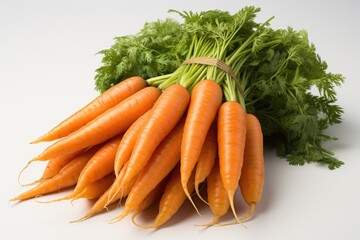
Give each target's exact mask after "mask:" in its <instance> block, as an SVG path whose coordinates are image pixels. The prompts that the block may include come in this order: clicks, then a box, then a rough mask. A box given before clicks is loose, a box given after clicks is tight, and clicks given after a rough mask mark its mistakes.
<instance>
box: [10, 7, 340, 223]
mask: <svg viewBox="0 0 360 240" xmlns="http://www.w3.org/2000/svg"><path fill="white" fill-rule="evenodd" d="M259 11H260V9H259V8H256V7H251V6H249V7H244V8H243V9H241V10H240V11H238V12H236V13H235V14H233V15H231V14H230V13H228V12H223V11H220V10H210V11H205V12H200V13H193V12H179V11H175V10H172V11H171V12H173V13H177V14H179V15H180V16H181V17H183V19H184V23H182V24H180V23H178V22H176V21H173V20H169V19H167V20H165V21H157V22H154V23H147V24H145V25H144V28H143V29H142V30H141V32H140V33H138V34H137V35H133V36H123V37H118V38H117V39H116V43H115V44H114V45H113V46H112V47H111V48H110V49H107V50H103V51H101V52H100V53H101V54H103V55H104V58H103V66H101V67H100V68H99V69H97V75H96V88H97V89H98V90H99V91H100V92H101V94H100V95H99V96H98V97H97V98H96V99H94V100H93V101H91V102H90V103H89V104H88V105H86V106H84V107H83V108H82V109H80V110H79V111H77V112H75V113H74V114H73V115H71V116H70V117H68V118H67V119H65V120H64V121H63V122H61V123H60V124H59V125H57V126H56V127H54V128H53V129H52V130H50V131H49V132H47V133H45V134H44V135H43V136H41V137H39V138H37V139H36V140H34V141H33V142H32V143H38V142H46V141H54V142H53V143H52V144H50V146H48V147H47V148H46V149H45V150H44V151H43V152H41V153H40V154H39V155H38V156H36V157H34V158H33V159H31V160H30V161H29V163H28V164H27V165H26V167H27V166H28V165H29V164H30V163H32V162H34V161H48V165H47V168H46V169H45V171H44V174H43V176H41V177H40V178H39V180H37V181H35V183H36V184H37V185H36V186H35V187H34V188H32V189H29V190H28V191H25V192H24V193H21V194H20V195H18V196H16V197H14V198H13V199H11V201H23V200H26V199H30V198H34V197H38V196H41V195H46V194H49V193H52V192H57V191H58V190H61V189H65V188H68V187H74V190H73V192H71V193H70V194H68V195H65V196H63V197H61V198H59V199H53V200H50V201H47V202H56V201H61V200H75V199H79V198H87V199H96V201H95V203H94V204H93V206H92V208H91V209H89V211H88V212H87V213H85V214H84V215H83V216H82V217H80V218H79V219H75V220H73V222H78V221H83V220H85V219H87V218H89V217H92V216H94V215H96V214H97V213H99V212H102V211H105V210H107V209H108V207H109V206H110V205H112V204H118V203H119V202H121V203H122V204H123V208H122V209H121V212H120V213H118V214H117V215H116V216H115V217H114V218H113V219H111V221H110V222H113V223H115V222H117V221H120V220H122V219H123V218H125V217H126V216H128V215H129V214H130V213H133V215H132V221H133V222H134V224H135V225H136V226H139V227H142V228H158V227H160V226H163V225H164V224H165V223H166V222H167V221H168V220H169V219H171V217H172V216H174V215H175V214H176V212H178V211H179V210H180V209H181V206H182V205H183V203H184V202H185V201H189V202H190V203H191V204H192V205H193V207H194V210H195V211H197V213H198V214H201V211H200V210H199V209H200V208H199V206H198V205H197V204H205V205H206V206H208V207H209V209H210V211H211V212H212V213H213V215H214V217H213V219H212V220H209V222H208V223H201V224H199V226H206V227H208V226H212V225H215V224H219V225H228V224H236V223H242V222H243V221H245V220H248V219H250V218H252V217H253V215H254V214H255V213H256V211H255V207H256V206H257V204H259V202H260V200H261V195H262V190H263V184H264V174H265V173H264V170H265V169H264V154H263V147H264V144H268V145H269V146H272V147H275V148H276V151H277V153H278V155H279V156H281V157H285V158H286V159H287V160H288V161H289V163H290V164H294V165H303V164H305V163H307V162H308V163H310V162H315V163H322V164H325V165H327V166H328V167H329V168H330V169H335V168H337V167H340V166H341V165H342V164H343V162H341V161H339V160H338V159H336V158H335V157H334V156H333V153H331V151H329V150H327V149H325V148H324V147H323V146H322V142H323V141H326V140H334V138H333V137H331V136H327V135H326V134H324V131H325V130H326V129H327V128H328V127H329V126H331V125H333V124H336V123H340V122H341V113H342V109H341V107H339V106H338V105H336V104H335V103H336V92H335V87H336V86H339V85H341V83H342V81H343V76H342V75H340V74H332V73H328V72H326V63H325V62H323V61H322V60H321V59H320V57H319V56H318V55H317V54H316V52H315V48H314V46H313V45H312V44H310V43H309V41H308V39H307V35H306V32H305V31H299V32H296V31H294V30H293V29H291V28H288V29H286V30H284V29H280V30H274V29H272V28H271V27H270V22H271V20H272V17H271V18H269V19H268V20H267V21H265V22H263V23H256V22H255V17H256V15H257V13H258V12H259ZM313 87H316V88H317V89H318V90H319V92H318V94H317V95H315V94H313V93H312V91H310V90H311V89H312V88H313ZM26 167H25V168H24V169H23V170H22V171H24V170H26ZM238 190H239V191H240V192H241V195H242V196H243V199H244V201H245V203H246V204H247V205H248V210H247V211H246V210H241V211H240V212H241V213H242V214H239V213H238V209H237V203H236V202H235V201H234V200H235V199H236V198H235V193H236V192H237V191H238ZM194 193H195V194H194ZM196 196H197V197H198V198H199V199H201V200H202V201H194V198H195V197H196ZM151 206H155V207H156V206H158V213H157V215H156V217H155V218H154V221H153V223H151V224H150V225H148V226H144V225H142V224H141V223H139V222H138V221H137V219H138V217H137V216H138V215H139V214H140V215H141V213H142V212H143V211H144V210H146V209H147V208H149V207H151ZM228 213H229V214H231V215H233V217H234V221H230V222H225V223H224V222H221V218H222V217H223V216H224V215H225V214H228ZM135 218H136V219H135Z"/></svg>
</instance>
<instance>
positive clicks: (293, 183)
mask: <svg viewBox="0 0 360 240" xmlns="http://www.w3.org/2000/svg"><path fill="white" fill-rule="evenodd" d="M250 4H251V5H255V6H258V7H261V8H262V12H261V13H260V14H259V17H258V20H259V21H262V20H264V19H267V18H269V17H271V16H273V15H274V16H275V19H274V20H273V22H272V26H273V27H274V28H285V27H287V26H292V27H294V28H295V29H296V30H299V29H306V30H307V31H308V33H309V37H310V40H311V41H312V42H313V43H314V44H315V46H316V47H317V52H318V53H319V54H320V55H321V56H322V58H323V59H324V60H326V61H327V63H328V65H329V68H328V69H329V71H331V72H334V73H342V74H343V75H345V77H346V82H345V84H344V85H343V86H342V87H340V88H339V89H338V98H339V102H338V103H339V104H340V105H341V106H343V107H344V110H345V114H344V117H343V123H342V124H340V125H336V126H334V127H332V128H331V129H329V131H328V133H329V134H331V135H334V136H337V137H339V141H337V142H333V143H330V144H329V145H327V147H328V148H329V149H331V150H332V151H334V152H335V153H336V156H337V157H338V158H339V159H341V160H343V161H344V162H345V165H344V166H343V167H341V168H340V169H338V170H334V171H330V170H328V169H327V168H326V167H323V166H317V165H314V164H311V165H306V166H303V167H294V166H290V165H288V163H287V162H286V161H285V160H283V159H279V158H278V157H276V156H275V154H274V152H273V151H272V150H266V154H265V159H266V177H265V186H264V194H263V198H262V201H261V203H260V204H259V205H258V208H257V209H256V216H255V218H253V219H252V220H251V221H249V222H247V223H246V224H245V226H246V228H244V227H241V226H239V225H236V226H229V227H212V228H208V229H203V228H199V227H196V226H194V224H198V223H204V222H206V221H208V220H209V219H210V214H209V212H207V210H206V209H203V216H202V217H199V216H197V215H196V214H195V213H194V211H192V209H191V207H190V206H189V205H188V204H185V205H184V207H183V208H182V209H181V211H180V212H179V214H177V215H176V216H175V217H174V218H173V219H172V220H171V221H170V222H169V223H168V224H167V225H165V227H164V228H161V229H159V230H157V231H151V230H142V229H139V228H137V227H135V226H133V225H132V223H131V221H130V219H129V218H125V219H124V220H123V221H121V222H119V223H116V224H108V223H107V220H109V219H110V218H112V217H114V216H116V215H117V214H118V213H119V212H118V211H114V212H109V213H106V214H102V215H99V216H96V217H94V218H92V219H89V220H88V221H85V222H82V223H77V224H70V223H68V221H69V220H73V219H76V218H78V217H80V216H82V214H84V213H85V211H86V210H87V209H88V208H89V207H90V205H89V203H88V202H86V201H81V200H80V201H77V202H74V205H73V206H72V205H71V204H70V203H69V202H61V203H53V204H40V203H37V202H36V201H33V200H30V201H26V202H23V203H20V204H12V203H11V204H10V203H9V202H8V200H9V199H10V198H11V197H14V196H15V195H17V194H19V193H20V192H22V191H23V190H24V188H23V187H21V186H20V185H19V184H18V182H17V175H18V173H19V170H20V169H21V168H22V167H23V166H24V165H25V163H26V162H27V161H28V160H29V159H30V158H32V157H34V156H35V155H37V154H38V153H39V152H40V151H41V150H42V149H43V148H44V147H45V146H46V144H38V145H30V144H29V141H30V140H33V139H34V138H36V137H38V136H39V135H40V134H42V133H44V132H45V131H46V130H49V129H50V128H51V127H53V126H54V125H55V124H56V123H58V122H59V121H60V120H62V119H64V117H67V116H68V115H70V114H71V113H72V112H74V111H75V110H77V109H79V108H80V107H82V106H83V105H85V104H86V103H87V102H89V101H90V100H92V99H93V98H94V97H95V96H97V92H95V90H94V80H93V79H94V75H95V69H96V68H97V67H99V66H100V61H101V56H100V55H95V53H96V52H97V51H99V50H102V49H105V48H108V47H110V46H111V45H112V44H113V38H114V37H116V36H120V35H127V34H132V33H136V32H138V31H139V30H140V28H141V27H142V26H143V24H144V23H145V22H146V21H154V20H157V19H164V18H165V17H174V16H173V15H171V14H168V13H167V10H168V9H171V8H173V9H177V10H193V11H199V10H207V9H215V8H218V9H221V10H228V11H230V12H231V13H234V12H235V11H237V10H239V9H240V8H242V7H243V6H245V5H250ZM359 10H360V2H359V1H357V0H348V1H346V0H345V1H344V0H332V1H328V0H320V1H314V0H303V1H295V0H264V1H244V0H240V1H235V0H234V1H230V0H228V1H220V0H218V1H215V0H206V1H205V0H204V1H200V0H196V1H194V0H192V1H190V0H181V1H176V0H151V1H146V0H144V1H140V0H131V1H128V2H125V1H115V0H114V1H105V0H97V1H85V0H83V1H79V0H75V1H53V0H50V1H49V0H43V1H39V0H33V1H25V0H23V1H19V0H0V91H1V92H0V113H1V117H0V149H1V150H0V161H1V165H0V166H1V167H0V178H1V180H0V184H1V188H0V189H1V190H0V196H1V201H0V207H1V210H0V219H1V223H0V229H1V233H0V234H1V236H2V237H1V238H3V237H4V236H7V237H6V238H7V239H25V238H26V239H37V240H42V239H75V237H76V238H77V239H109V240H110V239H158V240H159V239H189V240H190V239H207V240H212V239H220V238H221V239H225V238H226V239H244V240H245V239H253V240H254V239H293V240H294V239H301V240H303V239H307V240H310V239H327V240H330V239H347V240H348V239H360V228H359V226H358V223H359V218H358V217H359V214H360V193H359V189H360V188H359V183H360V161H359V156H360V151H359V147H360V144H359V143H360V142H359V136H360V132H359V122H360V113H359V112H360V108H359V106H358V101H359V100H360V99H359V91H360V84H359V78H360V71H359V60H358V59H359V56H360V51H359V49H360V47H359V43H360V34H359V23H360V16H359V13H358V12H359ZM42 167H43V165H40V164H38V165H37V164H34V165H33V166H32V167H30V168H29V169H28V171H26V173H25V174H24V180H26V178H27V180H30V179H35V178H37V177H39V176H40V174H41V171H42ZM238 197H239V196H238ZM237 208H238V211H239V213H244V212H245V208H244V205H243V204H242V203H241V200H239V201H238V204H237ZM229 217H230V216H229Z"/></svg>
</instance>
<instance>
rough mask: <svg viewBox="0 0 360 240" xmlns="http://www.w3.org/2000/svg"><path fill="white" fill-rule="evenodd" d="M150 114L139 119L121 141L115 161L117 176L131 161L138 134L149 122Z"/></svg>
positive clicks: (148, 112) (147, 113)
mask: <svg viewBox="0 0 360 240" xmlns="http://www.w3.org/2000/svg"><path fill="white" fill-rule="evenodd" d="M150 112H151V110H149V111H147V112H146V113H144V115H142V116H141V117H139V118H138V119H137V120H136V121H135V122H134V123H133V124H132V125H131V126H130V127H129V129H128V130H126V132H125V133H124V136H123V138H122V139H121V142H120V144H119V147H118V149H117V152H116V156H115V161H114V162H115V163H114V171H115V175H116V176H117V175H118V174H119V172H120V169H121V168H122V167H123V165H124V164H125V163H126V162H127V161H128V160H129V158H130V156H131V153H132V150H133V148H134V145H135V141H136V137H137V134H138V132H139V131H140V128H141V126H142V125H143V124H144V123H145V122H146V121H147V119H148V117H149V115H150Z"/></svg>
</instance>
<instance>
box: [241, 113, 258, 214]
mask: <svg viewBox="0 0 360 240" xmlns="http://www.w3.org/2000/svg"><path fill="white" fill-rule="evenodd" d="M246 123H247V132H246V142H245V153H244V164H243V167H242V172H241V177H240V181H239V185H240V190H241V194H242V196H243V198H244V200H245V202H246V203H247V204H248V206H249V208H250V209H249V213H248V214H247V215H246V216H244V217H243V218H242V219H248V218H250V217H251V216H252V215H253V214H254V210H255V206H256V204H258V203H259V201H260V199H261V195H262V191H263V185H264V153H263V134H262V130H261V125H260V122H259V120H258V119H257V117H256V116H254V115H252V114H246Z"/></svg>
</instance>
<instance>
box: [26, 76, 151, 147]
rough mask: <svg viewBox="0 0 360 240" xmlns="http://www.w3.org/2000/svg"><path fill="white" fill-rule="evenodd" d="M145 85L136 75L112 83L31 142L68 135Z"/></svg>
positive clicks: (50, 139)
mask: <svg viewBox="0 0 360 240" xmlns="http://www.w3.org/2000/svg"><path fill="white" fill-rule="evenodd" d="M146 85H147V83H146V81H145V80H144V79H143V78H141V77H138V76H134V77H131V78H128V79H126V80H124V81H122V82H120V83H119V84H117V85H114V86H113V87H111V88H109V89H108V90H107V91H106V92H104V93H102V94H101V95H99V96H98V97H96V98H95V99H94V100H92V101H91V102H90V103H88V104H87V105H86V106H84V107H83V108H81V109H80V110H78V111H77V112H75V113H73V114H72V115H71V116H69V117H68V118H66V119H65V120H64V121H62V122H61V123H59V124H58V125H57V126H55V127H54V128H53V129H51V130H50V131H49V132H47V133H46V134H44V135H43V136H41V137H39V138H38V139H36V140H34V141H32V142H31V143H38V142H45V141H52V140H56V139H59V138H62V137H65V136H67V135H69V134H70V133H72V132H74V131H76V130H77V129H79V128H80V127H82V126H84V125H85V124H87V123H88V122H90V121H91V120H93V119H95V118H96V117H97V116H99V115H100V114H102V113H103V112H105V111H106V110H108V109H110V108H111V107H113V106H115V105H116V104H118V103H119V102H121V101H123V100H124V99H126V98H127V97H129V96H131V95H132V94H134V93H135V92H137V91H139V90H140V89H142V88H144V87H146Z"/></svg>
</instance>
